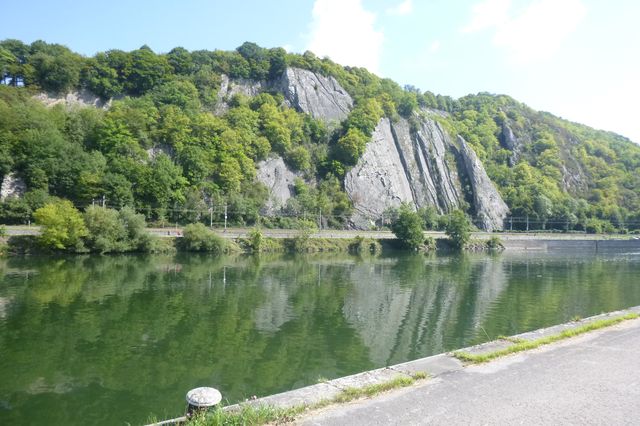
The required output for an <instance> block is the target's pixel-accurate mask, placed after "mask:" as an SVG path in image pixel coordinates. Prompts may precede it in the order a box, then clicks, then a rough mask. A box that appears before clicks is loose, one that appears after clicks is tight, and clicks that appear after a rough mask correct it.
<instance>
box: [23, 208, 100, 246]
mask: <svg viewBox="0 0 640 426" xmlns="http://www.w3.org/2000/svg"><path fill="white" fill-rule="evenodd" d="M33 216H34V217H35V219H36V224H38V225H40V227H41V234H40V237H39V241H40V243H41V244H42V245H43V246H44V247H46V248H51V249H57V250H69V249H74V250H76V251H80V250H82V238H83V237H85V236H87V234H88V231H87V227H86V226H85V224H84V220H82V215H81V214H80V212H79V211H78V210H77V209H76V208H75V207H74V206H73V204H71V202H70V201H67V200H57V201H54V202H52V203H48V204H45V205H44V207H40V208H39V209H38V210H36V211H35V213H34V214H33Z"/></svg>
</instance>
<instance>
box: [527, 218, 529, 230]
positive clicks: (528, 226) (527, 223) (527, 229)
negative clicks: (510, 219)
mask: <svg viewBox="0 0 640 426" xmlns="http://www.w3.org/2000/svg"><path fill="white" fill-rule="evenodd" d="M527 232H529V215H527Z"/></svg>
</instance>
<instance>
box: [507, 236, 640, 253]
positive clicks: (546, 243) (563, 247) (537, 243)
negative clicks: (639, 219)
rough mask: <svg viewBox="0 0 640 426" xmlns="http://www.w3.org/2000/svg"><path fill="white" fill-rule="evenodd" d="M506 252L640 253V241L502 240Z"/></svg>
mask: <svg viewBox="0 0 640 426" xmlns="http://www.w3.org/2000/svg"><path fill="white" fill-rule="evenodd" d="M502 244H503V245H504V248H505V250H530V251H542V252H554V251H579V252H582V253H610V252H640V239H626V240H622V239H619V240H617V239H610V240H604V239H546V238H530V239H523V238H520V239H518V238H508V239H502Z"/></svg>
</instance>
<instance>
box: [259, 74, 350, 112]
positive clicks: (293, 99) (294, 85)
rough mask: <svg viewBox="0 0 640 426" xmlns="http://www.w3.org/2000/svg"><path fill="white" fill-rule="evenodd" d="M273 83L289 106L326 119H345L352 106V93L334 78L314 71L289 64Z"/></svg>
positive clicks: (273, 86)
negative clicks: (289, 66)
mask: <svg viewBox="0 0 640 426" xmlns="http://www.w3.org/2000/svg"><path fill="white" fill-rule="evenodd" d="M271 86H272V88H273V89H275V90H276V91H278V92H280V93H282V94H283V95H284V98H285V101H286V102H287V104H288V105H289V106H290V107H292V108H295V109H297V110H298V111H302V112H306V113H308V114H310V115H311V116H312V117H313V118H317V119H320V120H324V121H327V122H340V121H342V120H344V119H345V118H347V115H349V111H351V108H352V107H353V100H352V99H351V96H349V94H348V93H347V91H346V90H344V89H343V88H342V86H340V84H339V83H338V82H337V81H336V79H335V78H333V77H325V76H323V75H320V74H317V73H314V72H311V71H307V70H303V69H299V68H287V70H286V71H285V72H284V74H283V75H282V77H281V78H280V79H279V80H277V81H275V82H273V83H272V85H271Z"/></svg>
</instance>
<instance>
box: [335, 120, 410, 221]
mask: <svg viewBox="0 0 640 426" xmlns="http://www.w3.org/2000/svg"><path fill="white" fill-rule="evenodd" d="M344 186H345V190H346V192H347V195H348V196H349V198H351V201H352V202H353V206H354V210H355V213H354V216H353V218H352V220H353V222H354V224H355V226H356V227H358V228H367V227H369V226H370V225H371V220H374V221H375V220H378V219H379V218H380V217H381V216H382V213H383V212H384V211H385V209H387V208H388V207H397V206H399V205H400V203H402V202H411V201H413V194H412V192H411V186H410V184H409V180H408V178H407V174H406V171H405V168H404V166H403V165H402V160H401V159H400V154H399V152H398V148H397V146H396V144H395V140H394V137H393V133H392V130H391V123H390V121H389V119H387V118H383V119H382V120H380V122H379V123H378V126H377V127H376V129H375V130H374V132H373V135H372V137H371V141H370V142H369V143H368V144H367V148H366V149H365V151H364V154H363V155H362V157H360V160H358V164H357V165H356V166H355V167H354V168H353V169H351V170H350V171H349V173H347V175H346V176H345V182H344Z"/></svg>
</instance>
